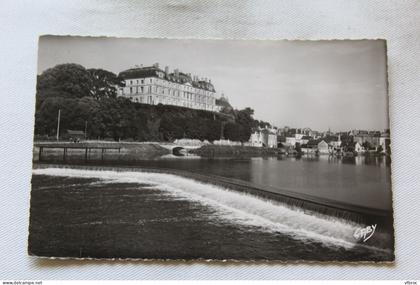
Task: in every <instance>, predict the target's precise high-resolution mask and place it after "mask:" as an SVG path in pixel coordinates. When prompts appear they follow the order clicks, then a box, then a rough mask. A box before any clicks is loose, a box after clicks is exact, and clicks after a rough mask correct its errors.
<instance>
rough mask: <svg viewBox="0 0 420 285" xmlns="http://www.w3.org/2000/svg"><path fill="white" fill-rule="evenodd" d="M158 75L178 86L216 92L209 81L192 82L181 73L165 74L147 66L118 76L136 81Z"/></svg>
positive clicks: (122, 72)
mask: <svg viewBox="0 0 420 285" xmlns="http://www.w3.org/2000/svg"><path fill="white" fill-rule="evenodd" d="M159 74H162V76H163V77H162V78H163V79H165V80H167V81H170V82H174V83H179V84H187V83H189V84H190V85H191V86H193V87H196V88H200V89H204V90H208V91H212V92H216V90H215V89H214V86H213V84H212V83H211V82H209V81H204V80H193V78H191V76H190V75H189V74H186V73H183V72H177V73H168V74H166V73H165V71H163V70H162V69H160V68H159V67H158V66H156V65H153V66H147V67H136V68H130V69H127V70H124V71H121V72H120V73H119V74H118V76H119V77H120V78H122V79H137V78H146V77H160V76H159Z"/></svg>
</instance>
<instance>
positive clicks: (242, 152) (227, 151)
mask: <svg viewBox="0 0 420 285" xmlns="http://www.w3.org/2000/svg"><path fill="white" fill-rule="evenodd" d="M189 153H193V154H196V155H199V156H202V157H260V156H277V155H280V154H284V151H283V150H282V149H279V148H266V147H252V146H226V145H204V146H202V147H200V148H197V149H192V150H189Z"/></svg>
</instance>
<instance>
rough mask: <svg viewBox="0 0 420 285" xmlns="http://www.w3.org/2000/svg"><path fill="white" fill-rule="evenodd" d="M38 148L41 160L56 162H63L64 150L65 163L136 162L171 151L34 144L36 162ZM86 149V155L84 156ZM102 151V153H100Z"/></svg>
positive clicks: (125, 145)
mask: <svg viewBox="0 0 420 285" xmlns="http://www.w3.org/2000/svg"><path fill="white" fill-rule="evenodd" d="M40 146H44V148H43V152H42V160H44V161H51V162H57V161H61V160H63V152H64V148H67V150H66V161H85V160H88V161H96V160H107V161H126V162H129V161H137V160H147V159H152V158H155V157H159V156H162V155H165V154H170V153H171V151H170V150H169V149H167V148H164V147H162V146H160V145H159V144H157V143H136V142H107V141H87V142H80V143H72V142H34V148H33V161H34V162H38V160H39V151H40ZM86 149H88V151H87V155H86ZM102 149H104V151H102Z"/></svg>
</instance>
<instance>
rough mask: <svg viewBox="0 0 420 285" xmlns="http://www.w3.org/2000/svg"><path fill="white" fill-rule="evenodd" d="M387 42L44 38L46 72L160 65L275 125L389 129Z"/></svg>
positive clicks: (41, 45)
mask: <svg viewBox="0 0 420 285" xmlns="http://www.w3.org/2000/svg"><path fill="white" fill-rule="evenodd" d="M385 49H386V48H385V43H384V42H383V41H373V40H371V41H369V40H363V41H240V40H235V41H225V40H223V41H222V40H169V39H124V38H88V37H52V36H48V37H41V38H40V42H39V61H38V72H39V73H42V72H43V71H44V70H45V69H47V68H50V67H53V66H55V65H57V64H61V63H78V64H81V65H83V66H85V67H86V68H103V69H106V70H109V71H112V72H114V73H119V72H120V71H123V70H125V69H128V68H131V67H134V66H135V65H140V64H143V65H145V66H147V65H151V64H153V63H155V62H159V63H160V67H161V68H162V69H163V68H164V67H165V65H168V66H169V67H170V70H171V71H172V70H173V69H174V68H179V69H180V71H183V72H185V73H191V74H193V75H194V74H195V75H198V76H200V77H207V78H210V79H211V80H212V83H213V84H214V86H215V88H216V91H217V93H218V95H220V94H221V93H222V92H223V93H224V94H225V95H226V96H227V97H228V98H229V101H230V103H231V104H232V105H233V107H235V108H237V109H242V108H245V107H251V108H252V109H254V110H255V116H254V117H255V118H257V119H260V120H265V121H269V122H270V123H272V124H273V125H275V126H278V127H283V126H290V127H299V128H300V127H309V128H311V129H314V130H320V131H323V130H327V129H328V128H331V130H333V131H339V130H350V129H368V130H383V129H385V128H388V98H387V75H386V51H385Z"/></svg>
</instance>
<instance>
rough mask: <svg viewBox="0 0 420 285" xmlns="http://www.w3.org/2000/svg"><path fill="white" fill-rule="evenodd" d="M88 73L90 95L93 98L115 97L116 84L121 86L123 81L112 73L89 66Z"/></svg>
mask: <svg viewBox="0 0 420 285" xmlns="http://www.w3.org/2000/svg"><path fill="white" fill-rule="evenodd" d="M87 71H88V73H89V75H90V83H89V85H90V95H91V96H93V97H94V98H95V99H101V98H115V97H117V86H123V84H124V81H123V80H122V79H121V78H119V77H117V75H115V74H114V73H112V72H110V71H107V70H103V69H95V68H91V69H88V70H87Z"/></svg>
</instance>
